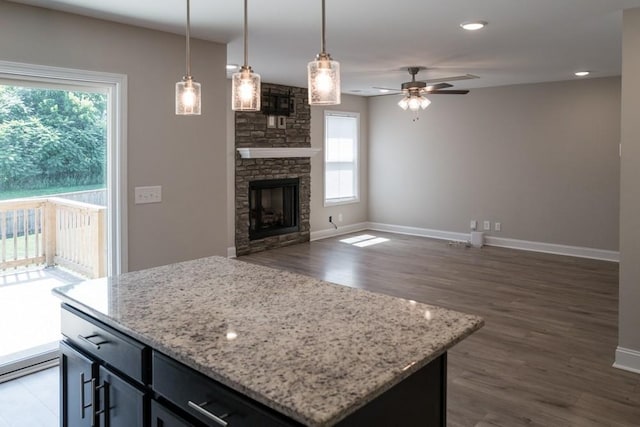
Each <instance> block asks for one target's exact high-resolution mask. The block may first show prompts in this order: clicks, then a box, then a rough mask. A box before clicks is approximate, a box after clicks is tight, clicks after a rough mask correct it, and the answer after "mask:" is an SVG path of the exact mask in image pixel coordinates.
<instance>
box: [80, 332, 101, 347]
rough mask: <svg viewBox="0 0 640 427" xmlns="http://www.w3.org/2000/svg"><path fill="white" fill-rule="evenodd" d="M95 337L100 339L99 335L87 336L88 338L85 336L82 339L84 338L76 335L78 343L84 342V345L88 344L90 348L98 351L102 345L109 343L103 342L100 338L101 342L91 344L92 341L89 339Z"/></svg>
mask: <svg viewBox="0 0 640 427" xmlns="http://www.w3.org/2000/svg"><path fill="white" fill-rule="evenodd" d="M96 337H98V338H100V335H98V334H94V335H88V336H86V337H84V336H82V335H78V339H79V340H80V341H82V342H84V343H87V344H89V345H90V346H91V347H93V348H95V349H96V350H100V346H101V345H102V344H106V343H108V342H109V341H107V340H105V339H104V338H101V339H102V341H100V342H93V341H91V340H90V339H89V338H96Z"/></svg>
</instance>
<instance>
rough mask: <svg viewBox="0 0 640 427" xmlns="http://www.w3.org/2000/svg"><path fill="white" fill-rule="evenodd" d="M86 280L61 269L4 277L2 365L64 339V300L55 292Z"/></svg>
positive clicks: (0, 287)
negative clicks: (52, 291)
mask: <svg viewBox="0 0 640 427" xmlns="http://www.w3.org/2000/svg"><path fill="white" fill-rule="evenodd" d="M80 280H82V279H81V278H79V277H78V276H74V275H73V274H70V273H68V272H65V271H63V270H60V269H58V268H39V269H30V270H17V271H13V272H4V273H2V274H0V364H3V363H5V362H8V361H10V360H11V359H12V358H14V357H15V355H16V353H22V352H25V351H28V350H29V349H31V348H33V347H41V346H43V345H46V344H51V343H53V345H54V346H57V342H58V341H59V340H60V300H59V299H58V298H56V297H54V296H53V295H52V294H51V289H52V288H54V287H57V286H63V285H66V284H69V283H75V282H78V281H80Z"/></svg>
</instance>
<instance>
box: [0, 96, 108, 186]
mask: <svg viewBox="0 0 640 427" xmlns="http://www.w3.org/2000/svg"><path fill="white" fill-rule="evenodd" d="M105 163H106V95H104V94H100V93H88V92H80V91H74V92H72V91H66V90H55V89H40V88H29V87H19V86H0V191H2V190H3V189H4V190H10V189H33V188H46V187H48V186H77V185H84V184H101V183H104V182H105V172H106V169H105Z"/></svg>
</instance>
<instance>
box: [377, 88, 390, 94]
mask: <svg viewBox="0 0 640 427" xmlns="http://www.w3.org/2000/svg"><path fill="white" fill-rule="evenodd" d="M379 90H380V93H388V92H389V89H379Z"/></svg>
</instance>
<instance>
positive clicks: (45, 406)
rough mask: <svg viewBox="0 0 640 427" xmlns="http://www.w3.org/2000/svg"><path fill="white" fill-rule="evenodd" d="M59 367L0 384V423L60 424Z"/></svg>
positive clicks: (2, 426) (25, 426) (11, 426)
mask: <svg viewBox="0 0 640 427" xmlns="http://www.w3.org/2000/svg"><path fill="white" fill-rule="evenodd" d="M59 384H60V380H59V374H58V367H57V366H56V367H53V368H49V369H45V370H43V371H40V372H37V373H35V374H31V375H27V376H24V377H22V378H18V379H15V380H11V381H7V382H5V383H2V384H0V427H57V426H59V413H60V408H59V396H60V386H59Z"/></svg>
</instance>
